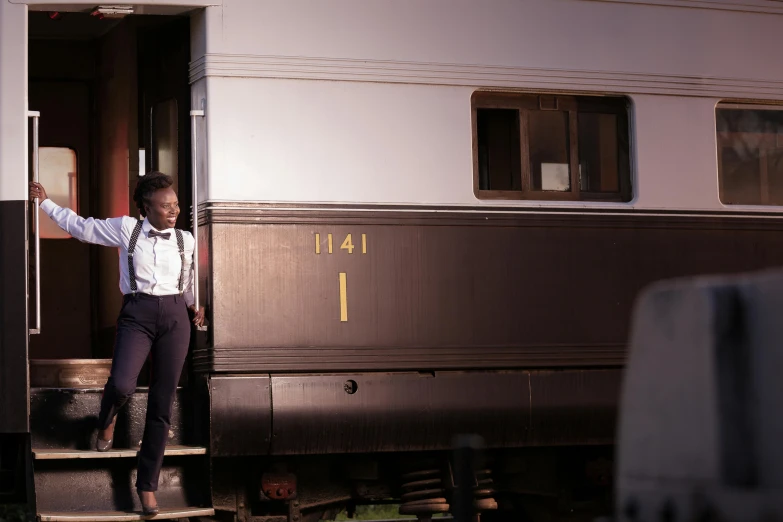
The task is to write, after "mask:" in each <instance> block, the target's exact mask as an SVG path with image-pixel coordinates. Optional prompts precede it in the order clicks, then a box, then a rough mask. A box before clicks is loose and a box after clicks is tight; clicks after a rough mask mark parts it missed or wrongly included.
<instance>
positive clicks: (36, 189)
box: [30, 181, 49, 203]
mask: <svg viewBox="0 0 783 522" xmlns="http://www.w3.org/2000/svg"><path fill="white" fill-rule="evenodd" d="M48 197H49V196H47V195H46V191H45V190H44V188H43V185H41V184H40V183H36V182H35V181H31V182H30V201H33V200H34V199H35V198H38V203H43V202H44V200H45V199H47V198H48Z"/></svg>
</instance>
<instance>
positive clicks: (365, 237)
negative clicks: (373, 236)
mask: <svg viewBox="0 0 783 522" xmlns="http://www.w3.org/2000/svg"><path fill="white" fill-rule="evenodd" d="M366 253H367V234H362V254H366Z"/></svg>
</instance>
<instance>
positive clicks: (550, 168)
mask: <svg viewBox="0 0 783 522" xmlns="http://www.w3.org/2000/svg"><path fill="white" fill-rule="evenodd" d="M528 114H529V121H528V135H529V143H530V184H531V187H530V188H531V189H532V190H542V191H558V192H567V191H569V190H571V167H570V165H569V151H568V148H569V143H568V142H569V139H568V113H567V112H561V111H530V112H529V113H528Z"/></svg>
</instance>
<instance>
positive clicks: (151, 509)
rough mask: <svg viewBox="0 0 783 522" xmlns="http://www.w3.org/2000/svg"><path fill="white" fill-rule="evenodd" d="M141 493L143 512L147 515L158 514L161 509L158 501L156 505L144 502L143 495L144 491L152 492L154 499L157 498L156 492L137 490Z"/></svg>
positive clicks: (140, 500) (140, 499)
mask: <svg viewBox="0 0 783 522" xmlns="http://www.w3.org/2000/svg"><path fill="white" fill-rule="evenodd" d="M136 492H137V493H138V494H139V502H141V514H142V515H143V516H145V517H154V516H155V515H157V514H158V512H159V511H160V509H159V508H158V503H157V501H156V502H155V505H153V506H151V505H149V504H145V503H144V497H143V496H142V493H150V494H151V496H152V500H155V493H153V492H152V491H138V490H137V491H136Z"/></svg>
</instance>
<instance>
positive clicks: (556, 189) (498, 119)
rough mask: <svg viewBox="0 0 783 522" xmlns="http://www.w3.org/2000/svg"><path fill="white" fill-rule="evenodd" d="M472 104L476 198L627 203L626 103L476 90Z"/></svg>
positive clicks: (628, 175)
mask: <svg viewBox="0 0 783 522" xmlns="http://www.w3.org/2000/svg"><path fill="white" fill-rule="evenodd" d="M472 105H473V122H474V132H473V140H474V171H475V185H476V189H477V195H478V197H480V198H500V199H550V200H582V201H584V200H608V201H629V200H630V199H631V161H630V146H629V126H628V102H627V100H626V99H625V98H620V97H597V96H550V95H527V94H501V93H489V92H477V93H475V94H474V95H473V100H472Z"/></svg>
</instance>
